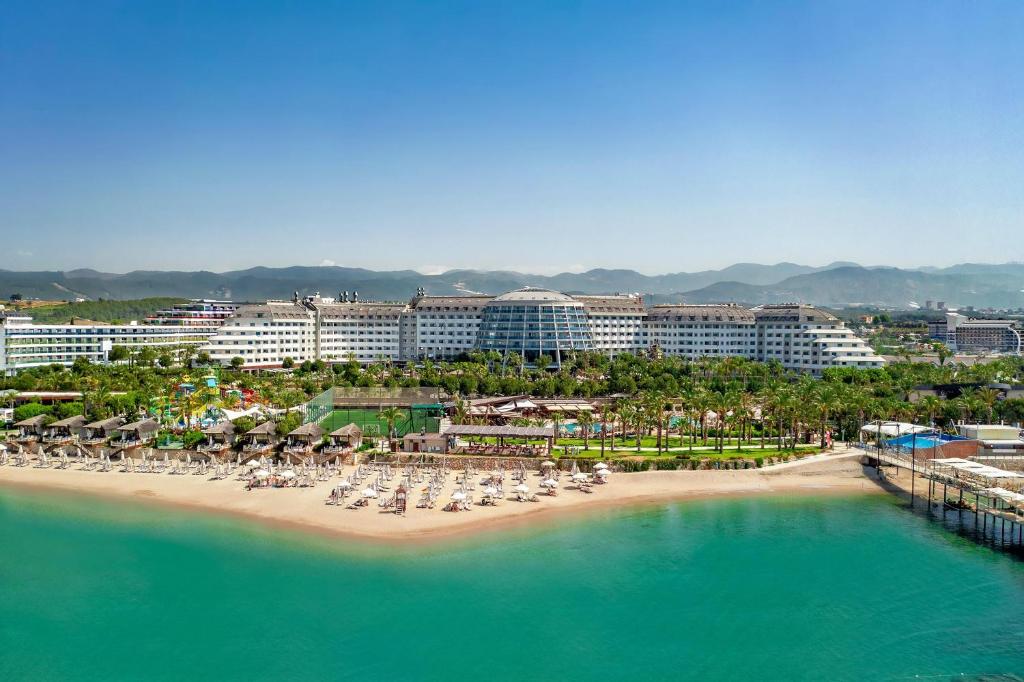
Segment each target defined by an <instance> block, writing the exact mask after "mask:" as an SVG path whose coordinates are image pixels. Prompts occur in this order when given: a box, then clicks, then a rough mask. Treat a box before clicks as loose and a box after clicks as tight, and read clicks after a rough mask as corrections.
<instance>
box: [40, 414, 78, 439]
mask: <svg viewBox="0 0 1024 682" xmlns="http://www.w3.org/2000/svg"><path fill="white" fill-rule="evenodd" d="M85 422H86V419H85V416H84V415H81V414H76V415H75V416H73V417H68V418H67V419H61V420H60V421H55V422H53V423H52V424H48V425H47V426H46V428H45V429H44V430H43V442H44V443H46V444H48V445H67V444H68V443H75V442H77V441H78V439H79V438H81V437H82V433H83V431H84V430H85Z"/></svg>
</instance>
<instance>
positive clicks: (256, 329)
mask: <svg viewBox="0 0 1024 682" xmlns="http://www.w3.org/2000/svg"><path fill="white" fill-rule="evenodd" d="M472 350H482V351H495V352H498V353H500V354H501V355H502V356H508V355H509V354H516V355H518V356H520V357H522V358H523V359H524V361H525V362H527V363H530V364H533V363H535V362H536V361H537V359H538V358H539V357H540V356H542V355H544V356H547V357H548V358H549V359H550V362H551V364H552V366H554V367H558V366H560V365H561V363H562V361H563V359H564V358H565V357H566V355H567V354H569V353H572V352H574V351H597V352H601V353H607V354H608V355H610V356H614V355H616V354H619V353H641V352H650V351H652V350H655V351H657V352H659V353H661V354H664V355H667V356H677V357H683V358H687V359H690V360H695V359H697V358H702V357H727V356H739V357H744V358H749V359H752V360H762V361H769V360H777V361H778V362H780V363H782V365H783V366H784V367H787V368H790V369H797V370H800V371H804V372H809V373H811V374H820V373H821V371H822V370H823V369H826V368H828V367H880V366H882V364H883V363H884V361H883V360H882V358H881V357H879V356H878V355H876V354H875V352H874V351H873V350H872V349H871V348H870V347H868V346H867V345H866V344H865V343H864V341H863V340H861V339H860V338H859V337H857V336H856V335H855V334H854V333H853V331H852V330H850V329H848V328H847V327H846V326H845V325H844V324H843V323H842V322H841V321H840V320H839V319H837V318H836V317H834V316H832V315H830V314H828V313H826V312H824V311H821V310H818V309H816V308H813V307H811V306H805V305H768V306H762V307H760V308H756V309H754V310H750V309H747V308H744V307H742V306H738V305H735V304H718V305H657V306H653V307H651V308H645V307H644V304H643V299H642V298H641V297H639V296H624V295H618V294H617V295H610V296H570V295H568V294H563V293H559V292H556V291H550V290H547V289H537V288H533V287H526V288H523V289H519V290H516V291H511V292H508V293H506V294H502V295H500V296H496V297H490V296H427V295H425V294H424V292H423V291H422V290H420V291H418V292H417V294H416V296H415V297H413V298H412V299H411V300H410V301H409V302H408V303H378V302H368V301H355V300H352V301H349V300H348V295H347V294H342V295H341V296H339V298H338V299H337V300H336V299H331V298H324V297H321V296H320V295H319V294H317V295H314V296H309V297H307V298H305V299H302V300H300V299H299V298H298V295H296V296H295V297H294V298H293V300H292V301H291V302H280V301H278V302H273V301H272V302H268V303H267V304H265V305H259V306H244V307H242V308H240V309H239V310H238V312H237V314H236V315H235V316H234V317H232V318H231V319H229V320H228V322H227V323H226V324H225V325H224V327H222V328H221V329H220V330H219V331H218V333H217V334H216V335H215V336H214V337H213V338H212V339H211V341H210V346H209V351H210V355H211V357H213V358H214V359H216V360H217V361H219V362H222V363H225V364H226V363H228V362H230V361H231V359H232V358H234V357H240V358H242V359H243V360H244V366H245V367H247V368H253V369H256V368H262V367H280V366H281V365H282V363H283V362H284V360H285V359H286V358H291V359H292V360H294V361H295V362H302V361H304V360H323V361H325V362H331V363H338V362H347V361H348V360H350V359H354V360H356V361H357V362H359V363H361V364H369V363H373V362H378V361H380V360H390V361H400V362H409V361H416V360H424V359H432V360H446V359H454V358H456V357H458V356H460V355H462V354H464V353H467V352H470V351H472Z"/></svg>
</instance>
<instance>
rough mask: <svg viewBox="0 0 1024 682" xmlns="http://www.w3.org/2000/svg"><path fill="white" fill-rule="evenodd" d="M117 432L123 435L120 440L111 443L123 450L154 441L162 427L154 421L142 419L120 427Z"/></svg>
mask: <svg viewBox="0 0 1024 682" xmlns="http://www.w3.org/2000/svg"><path fill="white" fill-rule="evenodd" d="M117 430H118V433H120V434H121V435H120V438H117V439H115V440H112V441H111V442H110V444H111V445H114V446H117V447H122V448H136V447H139V446H140V445H145V444H146V443H148V442H150V441H152V440H154V439H155V438H156V434H157V432H158V431H159V430H160V425H159V424H157V423H156V421H155V420H153V419H142V420H139V421H137V422H132V423H131V424H125V425H124V426H121V427H118V429H117Z"/></svg>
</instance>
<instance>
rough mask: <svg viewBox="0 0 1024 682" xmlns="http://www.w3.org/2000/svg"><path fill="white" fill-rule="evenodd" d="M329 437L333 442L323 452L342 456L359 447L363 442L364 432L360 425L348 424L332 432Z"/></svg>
mask: <svg viewBox="0 0 1024 682" xmlns="http://www.w3.org/2000/svg"><path fill="white" fill-rule="evenodd" d="M328 436H329V437H330V439H331V442H330V444H329V445H327V446H325V447H324V449H323V452H329V453H338V454H340V453H342V452H348V451H349V450H352V449H355V448H357V447H359V446H360V445H361V444H362V442H363V430H362V429H361V428H359V425H358V424H346V425H345V426H342V427H341V428H340V429H337V430H335V431H331V432H330V433H329V434H328Z"/></svg>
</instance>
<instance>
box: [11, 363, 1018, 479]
mask: <svg viewBox="0 0 1024 682" xmlns="http://www.w3.org/2000/svg"><path fill="white" fill-rule="evenodd" d="M180 357H181V359H182V362H175V361H173V360H168V359H167V358H160V357H155V356H154V355H153V354H152V353H150V354H139V355H136V356H133V357H130V358H126V359H125V361H124V362H123V363H120V364H115V365H102V366H101V365H95V364H90V363H88V362H83V361H80V362H76V363H75V365H74V366H73V367H70V368H65V367H61V366H48V367H40V368H35V369H31V370H27V371H24V372H22V373H20V374H18V375H17V376H14V377H7V378H2V379H0V391H2V393H0V395H6V396H7V398H6V400H8V401H10V400H11V399H12V395H13V392H22V391H39V392H45V391H49V392H57V391H79V392H81V393H82V397H81V400H76V401H74V402H69V403H62V404H56V405H47V404H41V403H33V402H29V403H25V404H20V405H18V406H17V407H16V409H15V420H16V421H20V420H21V419H25V418H28V417H31V416H35V415H37V414H46V415H49V416H51V417H52V418H53V419H54V420H56V419H60V418H64V417H67V416H69V415H72V414H78V413H84V414H85V415H86V416H87V418H88V419H90V420H94V419H103V418H106V417H110V416H113V415H126V416H133V415H140V416H141V415H146V414H148V415H149V416H153V417H155V418H157V419H158V420H160V421H161V423H163V424H164V426H165V429H166V432H167V434H170V433H172V432H173V433H174V435H175V437H177V438H180V439H182V440H184V442H186V443H187V442H190V440H191V441H195V440H196V439H197V438H198V435H197V434H198V429H197V428H194V427H191V426H188V425H191V424H192V423H193V418H194V417H195V416H196V415H197V414H198V413H199V412H201V411H204V410H208V409H210V408H211V407H220V408H225V409H229V410H240V409H243V408H245V407H246V406H248V405H250V404H252V403H254V402H258V403H260V404H261V405H263V406H265V407H268V408H271V409H272V410H275V411H276V410H287V409H288V408H293V407H296V406H299V405H303V404H304V403H306V402H307V401H309V400H310V399H311V398H313V397H314V396H317V395H319V394H320V393H322V392H323V391H325V390H327V389H329V388H331V387H335V386H342V387H350V386H355V387H390V388H399V387H437V388H439V389H441V391H443V393H444V394H445V395H447V396H449V398H448V400H449V402H450V409H449V417H450V418H451V420H452V422H453V423H455V424H472V423H483V420H484V419H485V418H483V417H480V416H475V415H473V414H471V410H470V409H469V406H470V401H471V400H472V399H473V398H476V397H480V396H500V395H510V396H511V395H529V396H534V397H537V398H554V397H559V398H576V399H580V398H582V399H586V400H588V401H590V402H592V404H593V405H594V409H593V411H591V412H580V413H578V414H574V415H566V416H565V418H564V419H561V420H560V419H559V418H557V417H556V418H555V420H554V421H555V424H554V425H555V427H556V433H558V434H559V435H558V437H557V438H556V441H555V451H554V452H553V455H555V456H572V457H579V458H587V457H593V458H598V457H600V458H627V457H633V458H639V459H642V460H645V461H646V460H661V461H663V462H664V465H665V466H672V465H671V464H669V463H668V460H678V461H690V460H695V459H707V458H711V459H715V458H718V459H732V458H748V459H760V458H764V457H772V456H779V455H781V454H783V453H789V454H793V453H797V454H803V453H807V452H812V451H815V450H816V449H819V448H823V447H826V446H827V444H828V442H829V440H834V441H837V442H842V441H847V440H852V439H854V438H856V437H857V433H858V429H859V428H860V426H861V425H862V424H864V423H866V422H868V421H872V420H876V419H882V420H901V421H915V422H918V423H925V424H934V425H935V426H936V427H937V428H939V429H947V430H948V429H951V428H952V425H953V424H955V423H957V422H959V421H966V422H977V421H980V422H998V421H1000V420H1003V421H1007V422H1017V421H1020V420H1022V419H1024V400H1020V399H1003V396H1002V393H1001V392H1000V391H998V390H997V389H995V388H992V387H991V386H990V385H991V384H1019V383H1024V360H1022V359H1020V358H1010V357H1008V358H1001V359H998V360H995V361H993V362H990V363H987V364H976V365H972V366H963V365H958V364H952V363H947V364H945V365H942V366H936V365H931V364H927V363H909V362H895V363H891V364H889V365H887V366H886V367H884V368H881V369H866V370H857V369H847V368H835V369H830V370H826V372H825V373H824V375H823V376H822V377H820V378H813V377H810V376H808V375H800V374H797V373H793V372H788V371H785V370H783V369H782V368H781V367H780V366H779V365H777V364H771V363H758V362H753V361H749V360H745V359H742V358H736V357H727V358H721V359H700V360H697V361H687V360H683V359H680V358H658V359H652V358H648V357H642V356H633V355H620V356H617V357H616V358H614V359H609V358H608V357H605V356H601V355H598V354H593V353H582V354H579V355H577V356H576V357H573V358H571V359H570V360H569V361H568V362H565V363H564V364H563V366H562V368H561V369H559V370H557V371H552V370H549V369H537V368H530V367H527V366H525V365H524V364H523V363H521V362H519V363H517V362H515V361H514V360H513V361H509V359H508V358H502V357H501V356H500V355H498V354H496V353H474V354H471V355H469V356H467V357H466V358H465V359H464V360H462V361H458V362H440V363H434V362H429V361H428V362H424V363H422V364H420V365H416V366H399V365H394V364H389V363H379V364H373V365H370V366H365V367H363V366H360V365H359V364H358V363H356V362H354V361H350V362H346V363H342V364H336V365H327V364H325V363H322V362H305V363H301V364H297V365H294V366H293V367H292V368H291V369H289V370H287V371H280V370H279V371H273V372H263V373H260V372H255V373H253V372H242V371H239V370H237V369H234V368H231V367H220V366H210V365H209V364H208V362H207V360H208V359H207V358H205V357H204V356H202V355H201V354H199V355H197V354H195V353H187V354H184V355H182V356H180ZM209 378H213V379H214V380H215V381H213V382H209V383H211V384H212V385H214V386H216V388H210V387H208V384H207V381H206V379H209ZM932 384H949V385H960V386H962V387H963V390H962V391H961V392H960V395H959V397H957V398H955V399H952V400H946V399H942V398H939V397H936V396H931V395H928V396H924V397H920V398H916V396H914V389H915V387H917V386H921V385H932ZM183 385H194V386H196V387H197V388H196V390H194V391H190V392H187V393H186V394H182V392H181V390H180V388H181V386H183ZM912 398H915V399H913V400H912ZM246 419H248V418H246ZM283 419H285V420H287V421H288V423H287V424H281V425H280V426H281V427H282V429H284V428H286V427H290V428H294V426H295V424H293V423H292V422H295V421H296V420H297V419H298V420H299V421H300V423H301V418H300V417H299V416H298V414H297V413H290V414H288V413H286V416H285V417H283ZM381 419H383V416H382V417H381ZM560 421H561V423H560ZM547 422H548V423H549V424H550V422H551V419H550V417H549V418H548V419H547ZM508 423H510V424H512V425H518V426H526V425H535V424H539V423H540V422H539V421H538V420H537V419H534V420H531V419H529V418H526V417H516V418H513V419H511V420H509V422H508ZM570 424H571V425H572V429H571V432H570V431H569V430H568V428H567V427H568V426H569V425H570ZM240 426H243V427H244V426H249V425H248V424H244V423H243V424H240ZM279 431H280V429H279ZM283 432H287V431H283ZM478 440H480V441H485V440H486V439H478ZM773 451H774V452H773Z"/></svg>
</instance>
